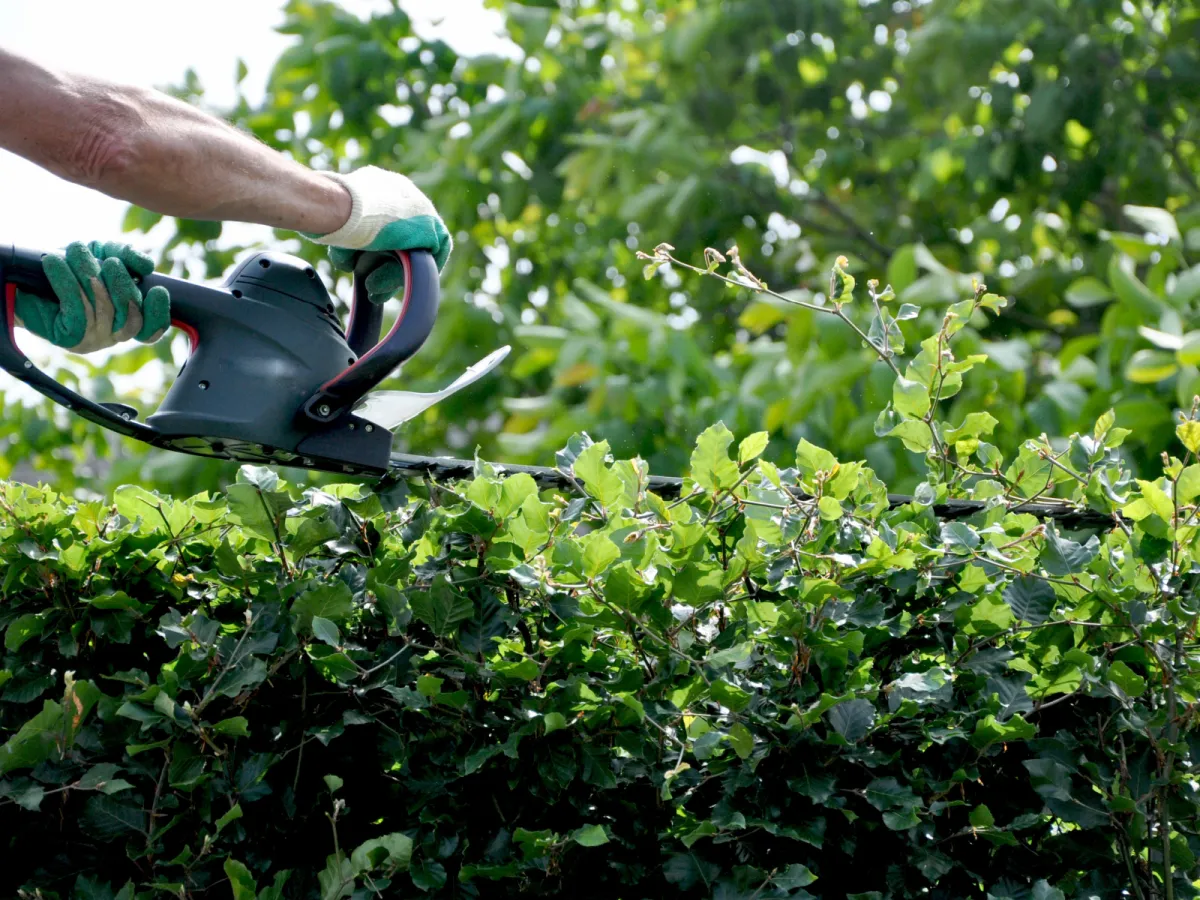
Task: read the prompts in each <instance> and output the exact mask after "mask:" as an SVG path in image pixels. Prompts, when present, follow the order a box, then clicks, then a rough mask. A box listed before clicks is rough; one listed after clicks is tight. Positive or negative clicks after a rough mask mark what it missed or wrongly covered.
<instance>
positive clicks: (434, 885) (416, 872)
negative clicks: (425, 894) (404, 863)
mask: <svg viewBox="0 0 1200 900" xmlns="http://www.w3.org/2000/svg"><path fill="white" fill-rule="evenodd" d="M409 876H410V877H411V878H412V882H413V884H415V885H416V886H417V887H418V888H420V889H421V890H423V891H439V890H441V889H442V887H444V886H445V884H446V877H447V876H446V867H445V866H443V865H442V864H441V863H439V862H433V861H431V860H427V859H423V860H421V862H419V863H418V864H417V865H415V866H413V867H412V868H411V869H410V870H409Z"/></svg>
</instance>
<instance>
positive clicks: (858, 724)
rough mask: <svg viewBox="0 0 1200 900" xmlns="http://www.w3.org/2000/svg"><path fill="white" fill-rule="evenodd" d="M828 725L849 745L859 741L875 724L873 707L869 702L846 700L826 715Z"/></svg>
mask: <svg viewBox="0 0 1200 900" xmlns="http://www.w3.org/2000/svg"><path fill="white" fill-rule="evenodd" d="M826 716H827V717H828V719H829V724H830V726H831V727H832V728H833V730H834V731H836V732H837V733H838V734H840V735H841V736H842V737H843V738H845V739H846V740H847V741H849V742H850V743H852V744H853V743H855V742H857V741H861V740H862V739H863V738H864V737H866V736H867V732H868V731H870V730H871V727H872V726H873V725H874V724H875V705H874V704H873V703H871V701H870V700H861V699H860V700H848V701H846V702H844V703H839V704H838V705H837V706H835V707H833V708H832V709H831V710H829V712H828V713H826Z"/></svg>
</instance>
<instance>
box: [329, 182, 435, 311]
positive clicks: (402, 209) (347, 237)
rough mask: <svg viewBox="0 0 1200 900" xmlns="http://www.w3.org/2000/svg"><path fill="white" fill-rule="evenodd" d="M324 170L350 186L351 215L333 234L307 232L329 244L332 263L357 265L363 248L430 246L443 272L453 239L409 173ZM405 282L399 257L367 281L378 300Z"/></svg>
mask: <svg viewBox="0 0 1200 900" xmlns="http://www.w3.org/2000/svg"><path fill="white" fill-rule="evenodd" d="M325 174H326V175H327V176H328V177H330V178H332V179H334V180H335V181H337V182H338V183H340V184H341V185H342V186H344V187H345V188H346V190H347V191H349V193H350V199H351V211H350V218H349V219H348V220H347V221H346V223H345V224H344V225H343V226H342V227H341V228H339V229H338V230H337V231H334V232H331V233H330V234H326V235H312V234H307V235H305V237H307V238H309V240H312V241H313V242H315V243H318V244H324V245H327V246H328V247H329V248H330V249H329V259H330V262H332V263H333V266H334V268H337V269H340V270H342V271H343V272H351V271H353V270H354V264H355V262H356V261H357V260H358V255H359V253H361V252H362V251H364V250H427V251H429V253H431V254H432V255H433V258H434V261H435V262H436V263H437V267H438V271H439V272H440V271H441V270H442V269H443V268H444V267H445V265H446V260H447V259H449V257H450V251H451V250H452V249H453V247H454V242H453V241H452V240H451V238H450V232H449V231H447V230H446V226H445V224H444V223H443V222H442V219H441V217H440V216H439V215H438V213H437V210H435V209H434V207H433V203H432V202H430V200H429V198H428V197H426V196H425V194H424V193H422V191H421V189H420V188H418V187H417V186H416V185H415V184H413V182H412V180H411V179H409V178H408V177H407V176H405V175H401V174H399V173H397V172H389V171H386V170H385V169H380V168H378V167H376V166H365V167H363V168H361V169H356V170H355V171H353V172H350V173H349V174H347V175H342V174H340V173H335V172H326V173H325ZM403 287H404V268H403V266H401V265H400V263H399V262H393V263H388V264H386V265H382V266H380V267H379V268H378V269H376V270H375V271H374V272H372V273H371V275H370V276H368V278H367V281H366V289H367V295H368V296H369V297H370V299H371V300H372V301H373V302H375V303H386V302H387V300H388V299H389V298H390V297H392V295H393V294H395V293H396V292H397V291H399V290H400V289H401V288H403Z"/></svg>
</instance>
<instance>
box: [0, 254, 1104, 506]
mask: <svg viewBox="0 0 1200 900" xmlns="http://www.w3.org/2000/svg"><path fill="white" fill-rule="evenodd" d="M43 255H44V254H43V253H41V252H39V251H36V250H26V249H22V248H19V247H13V246H4V245H0V290H2V291H3V303H0V308H2V309H3V311H4V322H3V327H0V367H2V368H4V369H5V370H6V371H8V372H9V373H10V374H11V375H13V376H15V377H16V378H18V379H20V380H21V381H23V382H24V383H25V384H27V385H29V386H30V387H32V388H34V389H35V390H37V391H39V392H41V393H42V394H44V395H45V396H47V397H49V398H50V399H51V400H53V401H55V402H56V403H59V404H60V405H62V406H65V407H66V408H67V409H69V410H70V411H71V412H73V413H75V414H76V415H79V416H82V417H83V418H85V419H87V420H89V421H91V422H94V423H96V424H97V425H100V426H102V427H104V428H107V429H109V430H110V431H115V432H117V433H118V434H122V435H125V436H127V437H131V438H135V439H136V440H139V441H142V442H144V443H146V444H150V445H151V446H154V447H161V448H164V449H167V450H172V451H176V452H179V453H188V454H192V455H195V456H206V457H212V458H217V459H228V460H234V461H238V462H247V463H257V464H260V465H278V466H290V467H296V468H303V469H313V470H318V471H324V472H336V473H341V474H346V475H353V476H357V477H362V478H369V479H378V478H384V477H388V478H395V477H404V476H427V477H431V478H434V479H438V480H441V479H448V478H459V477H470V475H471V472H472V470H473V465H474V464H473V463H472V462H470V461H468V460H460V459H450V458H445V457H426V456H409V455H405V454H398V453H392V452H391V447H392V438H393V435H394V432H395V429H397V428H399V427H400V426H401V425H403V424H404V423H405V422H407V421H409V420H411V419H413V418H414V417H416V416H417V415H419V414H421V413H422V412H424V411H425V410H427V409H429V408H430V407H431V406H433V405H434V404H436V403H438V402H440V401H441V400H444V399H445V398H447V397H449V396H451V395H452V394H455V393H457V392H459V391H461V390H463V389H464V388H466V387H468V386H470V385H471V384H473V383H474V382H476V381H478V380H479V379H481V378H483V377H484V376H485V375H487V374H488V373H490V372H492V371H493V370H494V369H495V368H496V367H497V366H498V365H499V364H500V363H501V362H502V361H503V360H504V358H505V357H506V356H507V355H508V353H509V349H510V348H509V347H507V346H504V347H501V348H499V349H498V350H496V351H494V352H493V353H491V354H489V355H488V356H486V357H484V358H483V359H482V360H480V361H479V362H477V363H476V364H475V365H473V366H471V367H470V368H468V369H467V370H466V371H465V372H463V374H462V375H460V376H459V377H458V378H457V379H456V380H455V381H454V382H453V383H452V384H450V385H449V386H448V387H446V388H445V389H444V390H441V391H437V392H435V393H415V392H411V391H385V390H376V388H377V386H378V385H379V384H380V382H382V381H383V380H384V379H385V378H387V377H388V376H389V375H391V374H392V373H393V372H394V371H395V370H396V369H397V368H398V367H399V366H401V365H403V364H404V363H405V362H406V361H407V360H409V359H411V358H412V356H413V355H414V354H416V353H417V351H418V350H420V349H421V346H422V345H423V344H424V343H425V341H426V339H427V338H428V337H429V334H430V332H431V331H432V330H433V326H434V322H435V320H436V318H437V311H438V301H439V297H440V291H439V285H438V270H437V266H436V264H435V263H434V260H433V257H432V256H430V254H428V253H426V252H424V251H412V252H397V253H395V254H391V255H389V254H386V253H364V254H362V255H361V257H360V260H359V263H358V266H357V267H356V269H355V271H354V297H353V302H352V304H351V308H350V318H349V322H348V323H347V326H346V328H345V329H343V327H342V324H341V322H340V320H339V319H338V317H337V316H336V314H335V307H334V304H333V302H332V300H331V299H330V296H329V292H328V291H327V290H326V288H325V285H324V284H323V283H322V282H321V279H320V278H318V277H317V273H316V271H315V270H314V269H313V268H312V266H310V265H309V264H308V263H307V262H305V261H304V260H302V259H299V258H297V257H294V256H289V255H287V254H282V253H273V252H267V251H264V252H260V253H256V254H254V255H253V256H250V257H249V258H248V259H246V260H245V261H244V262H242V263H241V264H240V265H239V266H238V267H237V268H236V269H234V270H233V272H232V273H230V275H229V277H228V278H227V279H226V280H225V283H224V284H223V285H222V286H220V287H208V286H204V285H200V284H196V283H194V282H190V281H186V280H184V279H180V278H174V277H171V276H169V275H162V274H159V273H152V274H150V275H147V276H145V277H144V278H141V279H140V286H141V289H142V292H143V294H144V293H146V292H147V291H148V290H149V289H150V288H152V287H155V286H158V285H161V286H163V287H165V288H166V289H167V290H168V291H169V292H170V295H171V314H172V321H171V324H172V325H174V326H175V327H176V328H179V329H180V330H182V331H183V332H185V333H186V334H187V336H188V338H189V339H190V341H191V353H190V355H189V356H188V358H187V360H186V361H185V363H184V364H183V367H182V368H181V369H180V371H179V373H178V374H177V376H176V378H175V381H174V383H173V384H172V385H171V387H170V389H169V390H168V391H167V394H166V396H165V397H164V398H163V401H162V403H161V404H160V405H159V407H158V409H157V410H156V411H155V412H154V413H153V414H152V415H149V416H147V417H146V418H145V420H142V418H141V414H140V412H139V411H138V410H137V409H135V408H133V407H131V406H127V405H125V404H120V403H97V402H94V401H92V400H89V399H88V398H86V397H83V396H80V395H79V394H77V393H76V392H74V391H72V390H71V389H70V388H68V387H66V386H65V385H62V384H60V383H59V382H57V381H55V380H54V379H53V378H51V377H50V376H49V375H47V374H46V373H45V372H43V371H42V370H41V369H39V368H38V367H37V366H36V365H34V363H33V361H32V360H30V359H29V358H28V357H27V356H25V354H24V353H22V352H21V350H20V348H19V347H18V346H17V343H16V334H15V322H16V316H15V304H16V291H17V287H18V286H19V287H20V288H21V289H22V290H25V291H29V292H31V293H34V294H39V295H41V296H44V297H47V298H50V297H52V296H53V294H52V293H51V289H50V284H49V282H48V281H47V280H46V276H45V274H44V273H43V270H42V264H41V260H42V257H43ZM393 256H394V257H395V258H398V259H399V260H400V262H401V264H402V265H403V266H404V270H405V276H406V277H405V291H404V296H403V298H402V300H401V307H400V312H399V315H398V316H397V317H396V321H395V323H394V324H393V326H392V328H391V330H390V331H389V332H388V333H387V334H386V335H383V336H382V337H381V332H382V326H383V307H382V306H380V305H379V304H376V303H373V302H371V300H370V299H368V297H367V291H366V286H365V285H366V279H367V276H368V275H370V273H371V272H372V271H373V270H374V269H375V268H377V267H378V266H379V265H381V264H382V263H384V262H387V261H388V260H389V259H390V258H392V257H393ZM503 468H504V469H505V470H507V471H510V472H525V473H527V474H529V475H531V476H533V478H534V479H535V480H536V481H537V482H538V483H539V484H541V485H542V486H543V487H569V486H572V485H573V483H574V480H573V478H572V477H571V475H570V474H569V472H567V471H564V470H562V469H553V468H542V467H539V466H514V465H507V464H505V465H504V466H503ZM682 487H683V479H681V478H667V477H653V478H651V479H650V483H649V484H647V488H648V489H650V490H654V491H655V492H657V493H659V494H660V495H662V496H677V495H678V494H679V493H680V491H681V489H682ZM891 501H892V503H893V505H902V504H904V503H908V502H911V501H912V498H911V497H905V496H899V495H896V496H893V497H892V498H891ZM983 508H984V507H983V504H982V503H976V502H972V501H965V500H957V501H948V502H947V503H944V504H939V506H938V507H937V509H936V512H937V514H938V515H939V516H942V517H944V518H957V517H960V516H964V515H970V514H971V513H973V512H978V511H979V510H981V509H983ZM1022 511H1024V512H1029V513H1033V514H1035V515H1041V516H1044V517H1049V518H1066V519H1074V520H1079V519H1086V518H1089V517H1088V516H1080V515H1079V514H1078V513H1076V512H1074V511H1072V510H1070V509H1069V508H1065V507H1063V506H1060V505H1057V504H1050V503H1038V504H1027V505H1025V506H1024V507H1023V508H1022ZM1098 518H1099V521H1098V522H1097V524H1099V523H1100V522H1108V521H1110V520H1109V519H1108V518H1107V517H1103V516H1100V517H1098ZM1081 524H1082V523H1081Z"/></svg>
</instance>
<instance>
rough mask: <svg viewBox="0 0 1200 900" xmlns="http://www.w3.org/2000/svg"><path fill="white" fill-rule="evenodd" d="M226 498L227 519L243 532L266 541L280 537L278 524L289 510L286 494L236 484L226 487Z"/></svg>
mask: <svg viewBox="0 0 1200 900" xmlns="http://www.w3.org/2000/svg"><path fill="white" fill-rule="evenodd" d="M247 468H249V467H247ZM243 471H245V470H243ZM266 483H268V484H269V483H270V482H269V481H268V482H266ZM227 496H228V498H229V513H230V518H232V519H233V520H234V521H235V522H238V523H240V524H241V525H242V527H243V528H245V529H246V530H247V531H249V532H251V533H253V534H256V535H258V537H260V538H263V539H264V540H267V541H276V540H279V539H280V538H281V537H282V536H283V529H282V526H281V525H280V523H281V522H282V520H283V516H284V514H285V513H286V512H287V511H288V510H289V509H290V508H291V506H292V501H291V498H290V497H289V496H288V495H287V494H286V493H284V492H281V491H273V490H269V489H267V490H264V489H263V488H262V487H260V486H259V485H257V484H251V483H247V482H238V483H236V484H231V485H230V486H229V490H228V491H227Z"/></svg>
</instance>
